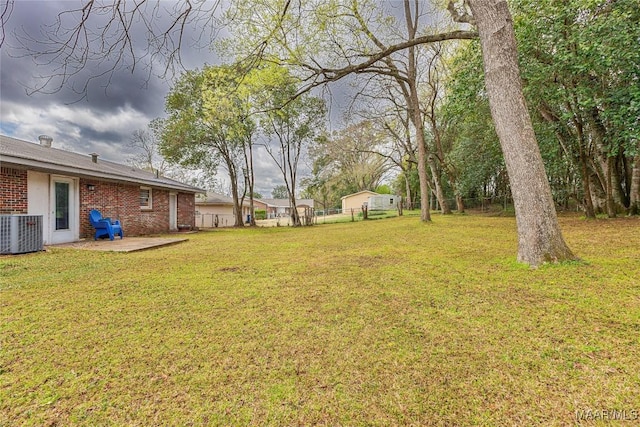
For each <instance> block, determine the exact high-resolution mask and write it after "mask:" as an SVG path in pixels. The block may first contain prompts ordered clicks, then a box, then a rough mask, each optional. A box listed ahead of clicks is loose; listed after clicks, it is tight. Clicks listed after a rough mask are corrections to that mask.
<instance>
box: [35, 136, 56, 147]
mask: <svg viewBox="0 0 640 427" xmlns="http://www.w3.org/2000/svg"><path fill="white" fill-rule="evenodd" d="M38 139H39V140H40V145H42V146H43V147H51V141H53V138H52V137H50V136H49V135H40V136H39V137H38Z"/></svg>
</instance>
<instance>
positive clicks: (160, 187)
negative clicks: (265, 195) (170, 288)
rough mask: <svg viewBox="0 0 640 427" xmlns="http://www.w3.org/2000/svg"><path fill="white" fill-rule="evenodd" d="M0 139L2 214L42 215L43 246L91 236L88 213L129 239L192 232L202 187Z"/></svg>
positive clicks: (44, 142) (47, 145)
mask: <svg viewBox="0 0 640 427" xmlns="http://www.w3.org/2000/svg"><path fill="white" fill-rule="evenodd" d="M51 141H52V139H51V138H50V137H46V136H44V135H43V136H41V137H40V144H37V143H31V142H27V141H22V140H19V139H15V138H11V137H8V136H5V135H0V214H29V215H42V217H43V240H44V243H45V244H55V243H66V242H73V241H76V240H79V239H81V238H92V237H93V233H94V230H93V227H92V226H91V224H90V223H89V212H90V211H91V210H92V209H97V210H99V211H100V213H101V214H102V216H103V217H111V218H113V219H119V220H120V221H121V223H122V229H123V230H124V235H125V238H126V237H127V236H137V235H145V234H156V233H166V232H169V231H171V230H177V229H178V228H183V227H187V228H193V227H195V226H196V224H195V195H196V193H201V192H203V191H202V190H200V189H199V188H196V187H193V186H190V185H186V184H183V183H180V182H178V181H174V180H172V179H169V178H165V177H162V176H158V175H157V174H154V173H151V172H148V171H144V170H141V169H137V168H134V167H131V166H126V165H121V164H118V163H113V162H109V161H106V160H101V159H99V158H98V155H97V154H90V155H82V154H77V153H72V152H69V151H65V150H60V149H56V148H52V147H51Z"/></svg>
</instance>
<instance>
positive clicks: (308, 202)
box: [260, 199, 314, 208]
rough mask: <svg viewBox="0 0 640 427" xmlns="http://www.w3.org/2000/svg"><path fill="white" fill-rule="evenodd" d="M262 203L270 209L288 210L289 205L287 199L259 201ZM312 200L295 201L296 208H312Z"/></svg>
mask: <svg viewBox="0 0 640 427" xmlns="http://www.w3.org/2000/svg"><path fill="white" fill-rule="evenodd" d="M260 201H261V202H262V203H266V204H267V205H268V206H270V207H274V208H275V207H279V208H288V207H289V206H290V205H291V203H290V202H289V199H260ZM313 204H314V201H313V199H296V206H303V205H306V206H310V207H313Z"/></svg>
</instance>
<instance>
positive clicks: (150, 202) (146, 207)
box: [140, 187, 153, 210]
mask: <svg viewBox="0 0 640 427" xmlns="http://www.w3.org/2000/svg"><path fill="white" fill-rule="evenodd" d="M144 190H147V191H149V199H148V201H147V204H146V205H143V204H142V191H144ZM140 193H141V194H140V209H141V210H151V209H153V190H152V189H151V187H140Z"/></svg>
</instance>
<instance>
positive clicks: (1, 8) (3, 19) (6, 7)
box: [0, 0, 14, 47]
mask: <svg viewBox="0 0 640 427" xmlns="http://www.w3.org/2000/svg"><path fill="white" fill-rule="evenodd" d="M13 5H14V0H2V1H0V47H2V44H3V43H4V40H5V34H6V33H5V26H6V25H7V22H8V21H9V18H10V17H11V12H13Z"/></svg>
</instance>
